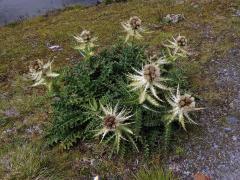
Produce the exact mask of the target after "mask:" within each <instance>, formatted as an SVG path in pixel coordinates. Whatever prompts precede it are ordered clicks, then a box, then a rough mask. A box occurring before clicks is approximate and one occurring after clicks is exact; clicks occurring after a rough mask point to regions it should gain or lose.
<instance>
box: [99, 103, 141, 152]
mask: <svg viewBox="0 0 240 180" xmlns="http://www.w3.org/2000/svg"><path fill="white" fill-rule="evenodd" d="M100 106H101V109H102V111H103V116H99V118H100V120H101V121H102V122H101V129H99V130H97V131H96V134H95V136H102V138H101V142H102V141H103V139H104V138H105V137H106V135H107V134H108V133H110V132H112V136H111V137H110V138H115V140H114V148H116V150H117V152H118V151H119V147H120V142H121V139H123V140H130V141H131V142H132V143H133V144H134V146H135V147H136V145H135V143H134V141H133V139H132V138H131V135H133V131H132V130H131V129H130V128H129V127H128V125H129V124H131V123H126V122H125V121H127V120H129V118H131V117H132V116H133V115H131V114H130V112H129V111H127V110H126V109H122V110H119V107H118V104H117V105H116V106H115V107H114V108H113V107H112V106H110V105H106V106H103V105H102V104H100ZM136 148H137V147H136Z"/></svg>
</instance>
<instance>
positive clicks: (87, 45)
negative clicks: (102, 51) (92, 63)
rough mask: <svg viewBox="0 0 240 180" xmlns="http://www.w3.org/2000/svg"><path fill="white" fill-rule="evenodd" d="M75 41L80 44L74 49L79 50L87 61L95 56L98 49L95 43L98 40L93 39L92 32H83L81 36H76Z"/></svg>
mask: <svg viewBox="0 0 240 180" xmlns="http://www.w3.org/2000/svg"><path fill="white" fill-rule="evenodd" d="M74 39H75V40H76V41H77V42H78V43H79V45H77V46H75V47H74V49H76V50H78V51H79V52H80V54H81V55H82V56H83V57H84V58H85V59H89V58H90V57H91V56H93V55H94V49H95V47H96V45H95V44H94V42H95V41H96V40H97V38H96V37H93V36H92V34H91V32H90V31H88V30H83V31H82V32H81V34H79V35H76V36H74Z"/></svg>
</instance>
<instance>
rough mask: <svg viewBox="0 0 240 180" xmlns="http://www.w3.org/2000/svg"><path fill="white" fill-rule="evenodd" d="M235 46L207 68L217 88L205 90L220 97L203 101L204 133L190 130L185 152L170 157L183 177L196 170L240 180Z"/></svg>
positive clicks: (239, 51)
mask: <svg viewBox="0 0 240 180" xmlns="http://www.w3.org/2000/svg"><path fill="white" fill-rule="evenodd" d="M236 42H239V40H236ZM235 45H236V47H234V48H232V49H230V50H229V51H228V53H227V55H226V56H225V57H224V58H218V57H216V58H214V59H212V60H211V61H210V62H209V63H208V64H207V65H206V67H205V71H206V72H205V76H206V77H208V78H210V79H211V80H212V83H213V85H214V89H208V87H205V88H204V89H202V91H208V92H209V91H215V92H214V93H218V94H219V96H220V97H218V99H219V101H218V102H217V103H215V104H214V103H212V102H211V103H210V102H204V103H202V104H204V106H205V107H207V109H206V110H204V112H202V113H201V116H200V120H199V124H200V128H199V129H200V131H201V132H200V133H197V134H196V132H190V133H189V138H188V140H187V143H185V144H184V145H183V147H185V151H186V153H185V155H183V156H182V157H181V158H179V157H173V158H171V159H170V162H169V167H170V168H171V169H173V171H175V172H177V173H179V174H180V175H181V176H182V177H183V179H192V175H193V174H195V173H197V172H201V173H204V174H206V175H208V176H210V177H212V178H213V179H220V180H239V179H240V116H239V115H240V64H239V61H240V48H239V47H238V46H239V44H238V43H236V44H235ZM200 91H201V90H200ZM223 94H224V95H223ZM195 131H196V130H195ZM197 131H198V130H197Z"/></svg>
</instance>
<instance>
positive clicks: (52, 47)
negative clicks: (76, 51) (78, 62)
mask: <svg viewBox="0 0 240 180" xmlns="http://www.w3.org/2000/svg"><path fill="white" fill-rule="evenodd" d="M48 48H49V49H50V50H52V51H62V50H63V48H62V47H61V46H59V45H53V46H48Z"/></svg>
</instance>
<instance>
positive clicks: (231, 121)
mask: <svg viewBox="0 0 240 180" xmlns="http://www.w3.org/2000/svg"><path fill="white" fill-rule="evenodd" d="M227 121H228V123H229V124H231V125H236V124H237V123H238V122H239V119H238V118H236V117H234V116H228V117H227Z"/></svg>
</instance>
